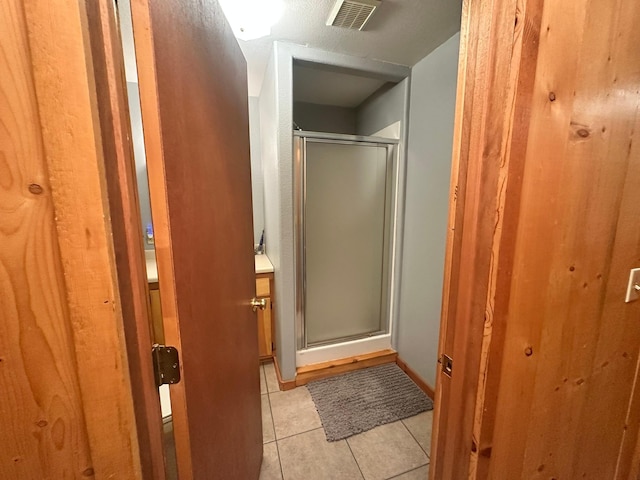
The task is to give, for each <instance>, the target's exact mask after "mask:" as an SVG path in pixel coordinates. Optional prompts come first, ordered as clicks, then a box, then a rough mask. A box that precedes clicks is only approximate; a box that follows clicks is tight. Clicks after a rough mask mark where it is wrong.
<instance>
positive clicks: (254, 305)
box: [251, 298, 267, 312]
mask: <svg viewBox="0 0 640 480" xmlns="http://www.w3.org/2000/svg"><path fill="white" fill-rule="evenodd" d="M265 308H267V299H266V298H259V299H258V298H254V299H252V300H251V310H253V311H254V312H256V311H258V309H260V310H264V309H265Z"/></svg>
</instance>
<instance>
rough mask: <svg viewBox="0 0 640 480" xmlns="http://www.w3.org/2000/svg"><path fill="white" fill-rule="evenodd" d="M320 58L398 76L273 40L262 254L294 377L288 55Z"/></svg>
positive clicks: (263, 102) (265, 105)
mask: <svg viewBox="0 0 640 480" xmlns="http://www.w3.org/2000/svg"><path fill="white" fill-rule="evenodd" d="M294 59H297V60H302V61H309V62H315V63H323V64H325V65H333V66H337V67H340V68H347V69H351V70H352V71H354V72H355V71H357V72H358V73H359V74H362V73H365V74H367V75H371V76H372V77H375V78H380V79H382V80H385V81H391V82H399V81H401V80H403V79H404V78H406V77H407V76H408V75H409V73H410V70H409V69H408V68H407V67H403V66H401V65H394V64H390V63H384V62H378V61H375V60H369V59H365V58H357V57H351V56H348V55H342V54H338V53H333V52H325V51H321V50H316V49H312V48H308V47H304V46H301V45H293V44H287V43H281V42H275V43H274V46H273V52H272V57H271V60H270V61H269V65H268V66H267V71H266V76H265V81H264V83H263V86H262V91H261V93H260V129H261V136H262V162H263V164H262V166H263V174H264V198H265V230H266V234H265V235H266V239H267V255H268V256H269V259H270V260H271V261H272V263H273V266H274V273H275V275H274V277H275V290H276V304H275V307H274V308H275V317H276V342H277V344H276V347H277V359H278V365H279V367H280V372H281V374H282V377H283V379H284V380H290V379H293V378H295V373H296V363H295V361H296V325H295V294H296V284H295V260H294V254H295V251H294V224H293V134H292V124H293V92H292V89H293V61H294Z"/></svg>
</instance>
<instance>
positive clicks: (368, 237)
mask: <svg viewBox="0 0 640 480" xmlns="http://www.w3.org/2000/svg"><path fill="white" fill-rule="evenodd" d="M305 150H306V155H305V164H304V170H303V171H304V188H303V190H304V196H305V197H304V227H303V228H304V268H305V275H304V279H305V285H304V292H305V293H304V323H305V344H306V346H307V347H309V346H314V345H319V344H326V343H334V342H336V341H340V340H346V339H352V338H359V337H366V336H369V335H373V334H376V333H381V332H384V331H385V330H386V328H387V326H386V325H387V321H386V311H387V308H386V304H387V296H388V295H387V290H388V279H387V269H388V267H387V265H388V253H387V252H388V242H389V235H388V230H389V228H388V223H389V217H390V203H391V202H390V198H391V194H390V191H391V188H390V185H391V181H390V178H391V163H392V162H391V157H390V155H389V150H388V148H387V146H385V145H377V144H358V143H335V142H330V141H322V140H313V141H312V140H309V139H307V141H306V149H305Z"/></svg>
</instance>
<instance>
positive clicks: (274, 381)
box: [264, 362, 280, 393]
mask: <svg viewBox="0 0 640 480" xmlns="http://www.w3.org/2000/svg"><path fill="white" fill-rule="evenodd" d="M264 376H265V379H266V381H267V390H268V391H269V393H271V392H279V391H280V386H279V385H278V377H277V376H276V367H274V366H273V362H270V363H265V364H264Z"/></svg>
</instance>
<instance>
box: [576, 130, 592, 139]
mask: <svg viewBox="0 0 640 480" xmlns="http://www.w3.org/2000/svg"><path fill="white" fill-rule="evenodd" d="M576 133H577V134H578V136H579V137H582V138H587V137H588V136H589V130H587V129H586V128H580V129H578V131H577V132H576Z"/></svg>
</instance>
